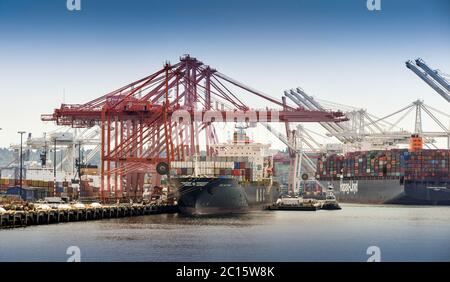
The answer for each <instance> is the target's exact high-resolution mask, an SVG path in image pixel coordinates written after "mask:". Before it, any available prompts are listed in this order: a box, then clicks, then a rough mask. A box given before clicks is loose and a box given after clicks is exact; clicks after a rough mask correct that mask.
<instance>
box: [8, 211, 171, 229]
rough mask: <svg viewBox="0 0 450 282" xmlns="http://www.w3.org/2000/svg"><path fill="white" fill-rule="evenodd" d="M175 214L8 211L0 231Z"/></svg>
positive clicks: (159, 212) (160, 212)
mask: <svg viewBox="0 0 450 282" xmlns="http://www.w3.org/2000/svg"><path fill="white" fill-rule="evenodd" d="M177 212H178V206H177V205H114V206H102V207H95V208H94V207H86V208H70V209H48V210H30V211H16V210H9V211H6V212H3V213H1V214H0V229H6V228H16V227H26V226H31V225H44V224H55V223H63V222H76V221H89V220H101V219H109V218H121V217H132V216H144V215H152V214H164V213H177Z"/></svg>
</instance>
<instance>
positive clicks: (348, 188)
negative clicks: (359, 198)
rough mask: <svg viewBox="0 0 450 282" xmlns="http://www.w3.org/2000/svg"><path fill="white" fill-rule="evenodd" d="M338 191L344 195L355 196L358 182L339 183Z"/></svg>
mask: <svg viewBox="0 0 450 282" xmlns="http://www.w3.org/2000/svg"><path fill="white" fill-rule="evenodd" d="M339 190H340V191H341V193H344V194H350V193H351V194H356V193H358V181H353V180H350V181H346V182H344V181H341V183H340V184H339Z"/></svg>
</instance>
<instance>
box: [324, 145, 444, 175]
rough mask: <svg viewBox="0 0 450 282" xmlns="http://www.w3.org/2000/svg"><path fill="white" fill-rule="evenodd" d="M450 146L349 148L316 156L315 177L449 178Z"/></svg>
mask: <svg viewBox="0 0 450 282" xmlns="http://www.w3.org/2000/svg"><path fill="white" fill-rule="evenodd" d="M449 158H450V150H419V151H414V152H410V151H408V150H406V149H393V150H385V151H383V150H377V151H363V152H351V153H348V154H347V155H345V156H342V155H330V156H328V157H325V156H323V157H322V158H320V159H319V160H318V163H317V172H316V178H317V179H322V180H338V179H339V178H340V177H341V175H342V177H344V178H348V179H358V178H360V179H361V178H365V179H367V178H380V177H384V178H400V177H405V178H406V179H417V180H419V179H427V178H444V179H445V178H447V179H448V178H449V169H450V164H449Z"/></svg>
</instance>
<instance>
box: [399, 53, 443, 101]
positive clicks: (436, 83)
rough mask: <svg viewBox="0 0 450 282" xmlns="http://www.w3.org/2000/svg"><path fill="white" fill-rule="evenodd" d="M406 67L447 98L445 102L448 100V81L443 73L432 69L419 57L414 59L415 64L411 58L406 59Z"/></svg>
mask: <svg viewBox="0 0 450 282" xmlns="http://www.w3.org/2000/svg"><path fill="white" fill-rule="evenodd" d="M406 67H407V68H409V69H410V70H412V71H413V72H414V73H415V74H416V75H417V76H418V77H420V78H421V79H422V80H423V81H425V82H426V83H427V84H428V85H429V86H430V87H431V88H433V89H434V91H436V92H437V93H438V94H439V95H441V96H442V97H443V98H444V99H445V100H447V102H450V83H449V82H448V81H447V80H446V79H445V78H444V74H442V73H440V72H439V71H438V70H433V69H432V68H430V67H429V66H428V65H427V64H426V63H425V61H424V60H422V59H420V58H418V59H416V61H415V64H414V62H412V61H411V60H409V61H407V62H406ZM419 68H421V69H422V70H423V71H421V70H420V69H419Z"/></svg>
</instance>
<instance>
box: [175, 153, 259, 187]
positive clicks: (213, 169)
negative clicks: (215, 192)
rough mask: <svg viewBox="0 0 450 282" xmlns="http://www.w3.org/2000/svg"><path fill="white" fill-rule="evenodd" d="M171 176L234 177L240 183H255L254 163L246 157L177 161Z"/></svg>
mask: <svg viewBox="0 0 450 282" xmlns="http://www.w3.org/2000/svg"><path fill="white" fill-rule="evenodd" d="M170 168H171V169H170V174H171V175H173V176H189V175H193V174H194V169H195V168H197V172H196V173H197V175H205V176H216V177H233V178H237V179H238V180H239V181H254V180H256V179H254V177H253V163H252V162H250V161H249V160H248V158H246V157H203V158H199V159H198V160H197V162H196V161H194V160H193V159H189V160H186V161H175V162H171V164H170Z"/></svg>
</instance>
